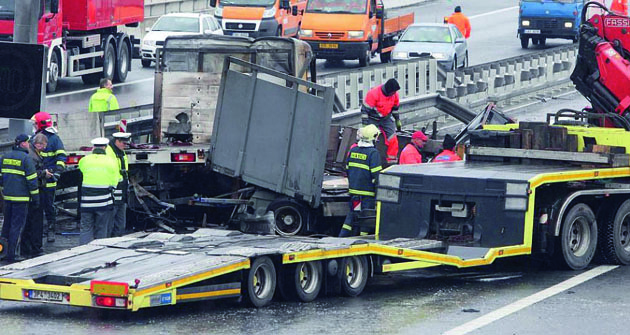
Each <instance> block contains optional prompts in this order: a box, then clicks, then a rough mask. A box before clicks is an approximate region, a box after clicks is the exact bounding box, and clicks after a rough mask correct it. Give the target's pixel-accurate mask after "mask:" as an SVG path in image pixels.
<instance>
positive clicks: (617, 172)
mask: <svg viewBox="0 0 630 335" xmlns="http://www.w3.org/2000/svg"><path fill="white" fill-rule="evenodd" d="M629 176H630V168H629V167H621V168H601V169H592V170H582V171H564V172H557V173H545V174H540V175H537V176H536V177H534V178H532V179H531V180H530V182H529V183H530V187H531V188H532V189H534V188H536V187H538V186H541V185H544V184H550V183H561V182H569V181H583V180H596V179H605V178H622V177H629Z"/></svg>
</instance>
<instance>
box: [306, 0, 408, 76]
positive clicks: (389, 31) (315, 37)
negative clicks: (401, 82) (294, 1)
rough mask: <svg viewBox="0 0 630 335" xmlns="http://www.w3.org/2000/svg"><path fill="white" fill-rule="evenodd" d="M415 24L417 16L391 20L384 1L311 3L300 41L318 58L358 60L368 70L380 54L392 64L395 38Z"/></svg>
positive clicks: (317, 0) (311, 0)
mask: <svg viewBox="0 0 630 335" xmlns="http://www.w3.org/2000/svg"><path fill="white" fill-rule="evenodd" d="M413 21H414V14H413V13H409V14H405V15H401V16H396V17H391V18H387V15H386V12H385V8H384V6H383V2H382V0H308V3H307V4H306V12H305V13H304V17H303V18H302V28H301V29H300V35H299V38H300V39H302V40H304V41H307V42H308V43H309V44H310V45H311V48H312V49H313V52H314V53H315V56H316V57H317V58H323V59H329V60H343V59H358V60H359V64H360V65H361V66H367V65H368V64H369V63H370V58H371V57H372V56H373V55H374V54H376V53H377V52H378V53H379V54H380V56H381V62H383V63H387V62H389V61H390V60H391V54H392V50H393V49H394V45H395V44H396V39H395V37H397V36H399V35H400V34H402V32H403V31H404V30H405V29H406V28H407V26H409V25H410V24H412V23H413Z"/></svg>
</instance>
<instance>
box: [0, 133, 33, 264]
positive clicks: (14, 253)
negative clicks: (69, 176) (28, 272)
mask: <svg viewBox="0 0 630 335" xmlns="http://www.w3.org/2000/svg"><path fill="white" fill-rule="evenodd" d="M28 146H29V144H28V136H27V135H25V134H20V135H18V136H17V137H16V138H15V146H14V147H13V150H11V151H10V152H9V153H7V154H6V155H4V156H3V157H2V170H1V172H2V178H1V179H0V180H1V183H2V187H3V189H2V195H3V198H4V223H3V224H2V237H3V238H4V239H6V240H7V242H8V243H7V256H6V259H5V260H6V261H7V262H15V261H19V260H21V259H20V258H19V257H18V254H19V245H20V239H21V236H22V231H23V230H24V226H25V225H26V215H27V213H28V206H29V202H31V203H32V206H34V207H37V206H39V197H38V195H39V189H38V188H37V173H36V172H35V164H34V163H33V160H32V159H31V158H30V157H29V156H28Z"/></svg>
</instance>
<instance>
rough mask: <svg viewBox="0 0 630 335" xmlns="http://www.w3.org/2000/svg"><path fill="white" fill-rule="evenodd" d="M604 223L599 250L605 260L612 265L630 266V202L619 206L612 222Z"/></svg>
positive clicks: (627, 201) (601, 229)
mask: <svg viewBox="0 0 630 335" xmlns="http://www.w3.org/2000/svg"><path fill="white" fill-rule="evenodd" d="M602 223H603V224H604V226H603V227H601V228H600V232H601V233H602V235H603V236H600V242H602V243H601V244H600V246H599V249H600V252H601V253H602V254H603V256H604V257H603V258H604V259H605V260H606V261H607V262H608V263H611V264H622V265H628V264H630V200H626V201H625V202H623V203H622V204H621V206H619V209H617V212H616V213H615V216H614V218H613V219H612V220H610V221H608V222H602Z"/></svg>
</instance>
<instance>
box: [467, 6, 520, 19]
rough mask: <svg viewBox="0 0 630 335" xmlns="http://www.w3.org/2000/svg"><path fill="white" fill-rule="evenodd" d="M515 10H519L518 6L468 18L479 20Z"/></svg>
mask: <svg viewBox="0 0 630 335" xmlns="http://www.w3.org/2000/svg"><path fill="white" fill-rule="evenodd" d="M513 9H518V6H514V7H508V8H503V9H498V10H493V11H492V12H487V13H483V14H477V15H472V16H469V17H468V18H469V19H478V18H480V17H484V16H488V15H492V14H498V13H503V12H507V11H511V10H513Z"/></svg>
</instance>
